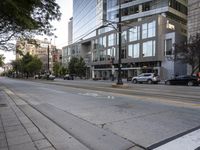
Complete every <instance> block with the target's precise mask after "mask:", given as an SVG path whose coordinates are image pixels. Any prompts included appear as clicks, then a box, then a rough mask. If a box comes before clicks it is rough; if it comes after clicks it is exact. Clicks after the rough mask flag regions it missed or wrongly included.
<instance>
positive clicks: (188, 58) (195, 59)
mask: <svg viewBox="0 0 200 150" xmlns="http://www.w3.org/2000/svg"><path fill="white" fill-rule="evenodd" d="M174 55H175V60H178V61H181V62H183V63H186V64H189V65H190V66H191V67H192V72H191V74H193V73H194V72H195V71H197V69H198V70H199V72H200V34H196V36H193V37H190V39H189V41H187V42H181V43H178V44H175V51H174Z"/></svg>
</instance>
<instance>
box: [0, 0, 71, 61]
mask: <svg viewBox="0 0 200 150" xmlns="http://www.w3.org/2000/svg"><path fill="white" fill-rule="evenodd" d="M72 1H73V0H56V2H57V3H58V4H59V5H60V11H61V13H62V17H61V20H60V21H59V22H57V21H56V22H55V21H54V22H53V25H54V27H55V28H56V29H57V30H56V31H55V35H56V36H57V38H55V39H54V38H52V41H51V43H52V44H54V43H55V45H56V46H57V47H58V48H62V47H63V46H66V45H67V41H68V31H67V30H68V21H69V19H70V18H71V17H72ZM44 38H46V37H45V36H44V37H40V39H44ZM48 39H49V40H50V39H51V38H50V37H49V38H48ZM0 54H4V56H5V57H6V60H5V63H7V62H10V61H11V60H14V59H15V56H14V54H13V52H3V51H1V50H0Z"/></svg>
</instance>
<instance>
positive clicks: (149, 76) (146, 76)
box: [132, 73, 160, 84]
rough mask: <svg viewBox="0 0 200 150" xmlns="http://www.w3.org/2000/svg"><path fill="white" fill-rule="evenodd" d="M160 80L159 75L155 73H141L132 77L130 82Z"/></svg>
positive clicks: (153, 81) (156, 81)
mask: <svg viewBox="0 0 200 150" xmlns="http://www.w3.org/2000/svg"><path fill="white" fill-rule="evenodd" d="M158 82H160V77H159V76H158V75H157V74H155V73H142V74H140V75H139V76H136V77H133V78H132V83H134V84H136V83H148V84H152V83H158Z"/></svg>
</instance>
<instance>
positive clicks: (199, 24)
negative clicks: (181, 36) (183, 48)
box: [188, 0, 200, 37]
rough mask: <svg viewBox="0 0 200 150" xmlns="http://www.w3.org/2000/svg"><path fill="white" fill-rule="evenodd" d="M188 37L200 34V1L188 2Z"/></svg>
mask: <svg viewBox="0 0 200 150" xmlns="http://www.w3.org/2000/svg"><path fill="white" fill-rule="evenodd" d="M188 5H189V7H188V35H189V36H188V37H190V36H195V35H196V33H200V17H199V14H200V1H199V0H192V1H191V0H190V1H188Z"/></svg>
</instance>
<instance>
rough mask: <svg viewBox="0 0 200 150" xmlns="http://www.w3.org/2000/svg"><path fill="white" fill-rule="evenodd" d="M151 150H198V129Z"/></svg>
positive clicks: (199, 133) (199, 148) (199, 144)
mask: <svg viewBox="0 0 200 150" xmlns="http://www.w3.org/2000/svg"><path fill="white" fill-rule="evenodd" d="M153 150H200V129H197V130H195V131H192V132H189V133H188V134H185V135H183V136H180V137H178V138H176V139H174V140H171V141H169V142H167V143H165V144H163V145H160V146H158V147H156V148H153Z"/></svg>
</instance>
